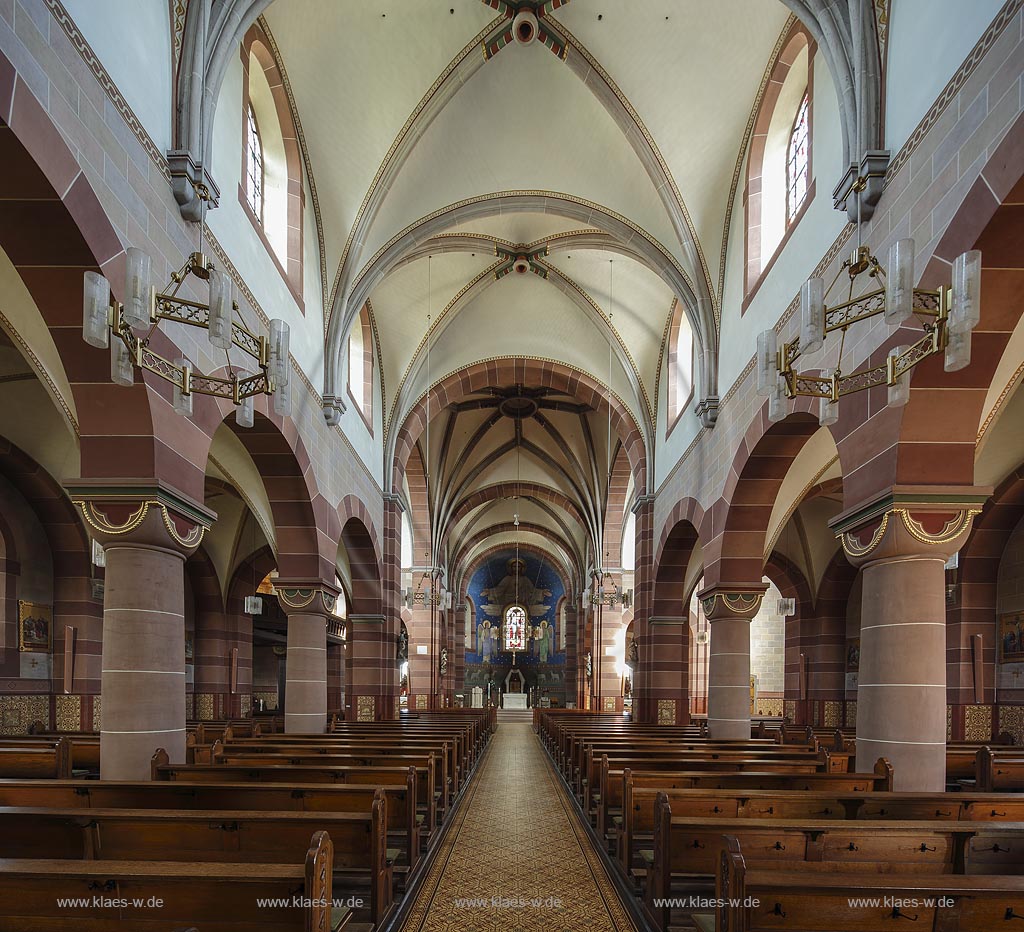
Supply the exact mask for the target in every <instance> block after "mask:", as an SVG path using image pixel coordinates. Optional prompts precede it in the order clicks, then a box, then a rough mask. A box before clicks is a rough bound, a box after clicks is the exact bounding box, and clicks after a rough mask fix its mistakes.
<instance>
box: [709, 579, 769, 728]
mask: <svg viewBox="0 0 1024 932" xmlns="http://www.w3.org/2000/svg"><path fill="white" fill-rule="evenodd" d="M767 588H768V586H767V585H766V584H764V583H747V584H742V585H735V584H733V585H729V586H727V585H725V584H720V585H718V586H714V587H711V588H709V589H705V590H704V591H703V592H700V593H698V595H697V597H698V598H699V599H700V602H701V606H702V608H703V609H704V614H705V616H707V619H708V621H709V622H710V623H711V646H710V650H709V651H708V732H709V734H710V736H711V738H713V739H714V740H715V741H748V740H749V739H750V622H751V620H752V619H753V617H754V616H755V615H756V614H757V611H758V609H759V608H760V607H761V599H762V598H764V593H765V591H766V590H767Z"/></svg>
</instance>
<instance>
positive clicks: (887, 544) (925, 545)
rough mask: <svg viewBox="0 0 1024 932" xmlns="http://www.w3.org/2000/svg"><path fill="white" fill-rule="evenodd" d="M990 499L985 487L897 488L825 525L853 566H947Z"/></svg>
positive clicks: (851, 509)
mask: <svg viewBox="0 0 1024 932" xmlns="http://www.w3.org/2000/svg"><path fill="white" fill-rule="evenodd" d="M991 494H992V489H991V488H986V487H973V486H968V487H964V486H960V487H945V486H896V487H893V488H892V489H889V490H887V491H885V492H884V493H882V494H881V495H878V496H876V497H874V498H873V499H870V500H868V501H866V502H863V503H861V504H860V505H857V506H855V507H854V508H850V509H847V510H846V511H844V512H842V513H841V514H839V515H837V516H836V517H835V518H833V519H832V520H831V521H829V525H830V527H831V528H832V530H833V531H834V532H835V534H836V537H838V538H839V541H840V543H841V544H842V547H843V552H844V553H845V554H846V558H847V559H848V560H849V561H850V562H851V563H852V564H853V565H854V566H864V565H865V564H867V563H871V562H874V561H875V560H884V559H892V558H896V557H902V556H913V555H926V556H934V557H941V558H942V559H943V560H948V559H949V557H950V556H952V555H953V554H954V553H956V552H957V551H958V550H959V549H960V548H961V547H962V546H963V544H964V542H965V541H966V539H967V536H968V535H969V534H970V532H971V526H972V525H973V523H974V518H975V517H976V516H977V515H978V514H980V513H981V509H982V506H983V505H984V503H985V501H986V500H987V499H988V498H989V496H990V495H991Z"/></svg>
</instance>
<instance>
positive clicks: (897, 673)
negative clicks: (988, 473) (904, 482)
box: [830, 489, 986, 792]
mask: <svg viewBox="0 0 1024 932" xmlns="http://www.w3.org/2000/svg"><path fill="white" fill-rule="evenodd" d="M938 491H941V492H948V491H949V490H938ZM985 497H986V495H985V494H983V493H982V491H981V490H976V489H964V490H962V493H961V494H957V495H949V496H948V497H947V496H945V495H943V496H942V498H940V497H939V496H938V495H928V494H925V493H924V492H922V491H921V490H916V491H914V490H907V491H895V490H894V491H893V492H890V493H889V494H887V495H886V496H885V497H884V498H883V499H880V500H875V501H873V502H869V503H867V504H865V505H861V506H858V507H857V508H855V509H851V510H849V511H846V512H844V513H843V514H841V515H838V516H837V517H836V518H834V519H833V520H832V521H831V522H830V523H831V525H832V527H833V528H834V529H835V531H836V533H837V535H838V537H839V539H840V541H841V542H842V545H843V550H844V551H845V553H846V556H847V558H848V559H849V560H850V562H851V563H853V564H854V565H856V566H860V567H861V568H862V580H863V602H862V608H861V631H860V677H859V682H858V686H857V770H858V771H862V772H863V771H869V770H871V769H872V768H873V767H874V765H875V762H876V761H877V760H878V758H880V757H884V758H886V759H887V760H888V761H889V762H890V763H891V764H892V766H893V779H894V789H897V790H910V791H914V792H941V791H942V790H943V789H944V788H945V783H946V604H945V570H944V567H945V563H946V560H948V559H949V557H950V556H951V555H952V554H954V553H956V552H957V550H959V549H960V547H961V546H962V545H963V543H964V541H965V540H966V539H967V536H968V534H969V533H970V529H971V524H972V522H973V520H974V516H975V515H976V514H978V512H979V511H980V507H981V502H982V501H984V499H985ZM943 498H945V501H943V500H942V499H943ZM928 499H932V500H931V501H929V500H928ZM936 499H937V501H936Z"/></svg>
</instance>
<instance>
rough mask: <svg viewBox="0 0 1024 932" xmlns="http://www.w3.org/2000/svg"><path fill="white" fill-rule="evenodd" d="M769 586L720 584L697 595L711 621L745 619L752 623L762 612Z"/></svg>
mask: <svg viewBox="0 0 1024 932" xmlns="http://www.w3.org/2000/svg"><path fill="white" fill-rule="evenodd" d="M767 591H768V584H767V583H765V582H757V583H733V584H731V585H726V584H724V583H720V584H718V585H716V586H710V587H708V588H707V589H704V590H702V591H701V592H698V593H697V598H698V599H699V600H700V604H701V608H703V609H704V614H705V615H706V616H707V618H708V620H709V621H712V622H713V621H719V620H721V619H732V620H736V619H740V618H742V619H745V620H747V621H750V620H751V619H752V618H753V617H754V616H755V615H756V614H757V613H758V611H759V610H760V608H761V600H762V599H763V598H764V594H765V592H767Z"/></svg>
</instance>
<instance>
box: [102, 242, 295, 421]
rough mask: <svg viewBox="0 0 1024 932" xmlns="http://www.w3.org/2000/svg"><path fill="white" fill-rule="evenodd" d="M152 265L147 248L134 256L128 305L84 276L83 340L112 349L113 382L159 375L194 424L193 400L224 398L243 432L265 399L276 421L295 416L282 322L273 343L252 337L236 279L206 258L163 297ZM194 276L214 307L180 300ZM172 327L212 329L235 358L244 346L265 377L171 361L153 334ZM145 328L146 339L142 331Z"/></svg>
mask: <svg viewBox="0 0 1024 932" xmlns="http://www.w3.org/2000/svg"><path fill="white" fill-rule="evenodd" d="M151 275H152V262H151V260H150V258H149V256H148V255H147V254H146V253H144V252H143V251H142V250H141V249H136V248H135V247H130V248H129V249H128V250H127V275H126V281H125V292H124V293H125V302H124V303H123V304H121V303H119V302H117V301H116V300H114V299H113V297H112V296H111V293H110V282H109V281H107V279H106V278H105V277H104V276H102V275H100V274H99V273H98V272H86V273H85V289H84V308H83V311H84V313H83V325H82V337H83V339H84V340H85V342H86V343H88V344H89V345H90V346H95V347H97V348H98V349H108V348H109V349H110V377H111V380H112V381H113V382H115V383H116V384H117V385H122V386H126V387H127V386H131V385H134V384H135V370H136V369H142V370H145V371H147V372H152V373H153V374H154V375H157V376H159V377H160V378H161V379H164V380H165V381H167V382H170V383H171V385H173V386H174V398H173V403H174V409H175V411H177V412H178V413H179V414H182V415H184V416H185V417H189V416H191V414H192V404H193V397H192V396H193V394H200V395H212V396H213V397H215V398H224V399H227V400H229V401H231V402H232V403H233V404H234V405H236V406H237V409H238V410H237V413H236V420H237V421H238V423H239V425H240V426H244V427H251V426H252V423H253V417H252V411H253V398H254V397H255V396H256V395H260V394H266V395H271V396H273V398H274V412H275V414H278V415H281V416H285V415H288V414H290V413H291V412H290V409H291V392H290V391H289V385H290V375H291V363H290V361H289V344H290V331H289V327H288V324H287V323H286V322H285V321H283V320H277V319H275V320H272V321H271V322H270V336H269V338H268V337H266V336H263V335H262V334H260V335H257V334H255V333H253V332H252V331H251V330H249V329H248V328H247V327H246V326H245V324H243V323H242V322H241V320H239V319H237V318H236V316H235V313H234V312H236V311H237V310H238V304H237V302H235V301H234V300H233V298H232V287H233V285H232V281H231V278H230V277H229V276H228V275H227V274H226V273H225V272H223V271H221V270H219V269H217V268H216V267H215V266H214V264H213V263H212V262H211V261H210V259H209V258H208V257H207V256H206V255H204V254H203V253H201V252H194V253H192V254H191V255H190V256H189V257H188V259H187V260H186V262H185V264H184V265H183V266H182V267H181V268H180V269H178V270H177V271H176V272H174V273H173V274H172V275H171V280H170V282H168V284H167V285H166V287H164V288H163V289H162V290H160V291H157V289H156V287H155V286H154V285H153V284H152V277H151ZM190 275H193V276H195V277H196V278H198V279H200V280H202V281H205V282H208V283H209V289H210V297H209V302H208V303H205V304H204V303H202V302H198V301H191V300H187V299H185V298H182V297H179V295H178V292H179V291H180V289H181V286H182V284H183V283H184V282H185V280H186V279H187V278H188V276H190ZM164 320H169V321H174V322H175V323H179V324H188V325H189V326H193V327H201V328H203V329H205V330H206V331H207V333H208V335H209V339H210V344H211V346H213V347H214V348H216V349H221V350H224V351H225V352H227V351H229V350H230V349H231V348H232V347H237V348H238V349H240V350H241V351H242V352H244V353H246V354H247V355H248V356H250V357H251V358H252V359H253V360H254V361H255V368H258V371H256V372H254V373H249V372H248V371H247V370H246V369H242V368H232V367H230V361H229V375H228V376H226V377H224V376H213V375H204V374H202V373H200V372H197V371H195V369H194V368H193V366H192V364H191V363H190V362H189V361H188V360H187V359H185V358H184V357H178V358H177V359H175V360H170V359H166V358H165V357H163V356H161V355H160V354H159V353H157V352H155V351H154V350H152V349H151V348H150V340H151V338H152V335H153V332H154V331H155V330H156V329H157V328H158V327H159V326H160V323H161V321H164ZM143 329H145V331H146V332H145V333H143V334H141V335H140V334H139V333H136V331H141V330H143Z"/></svg>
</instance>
